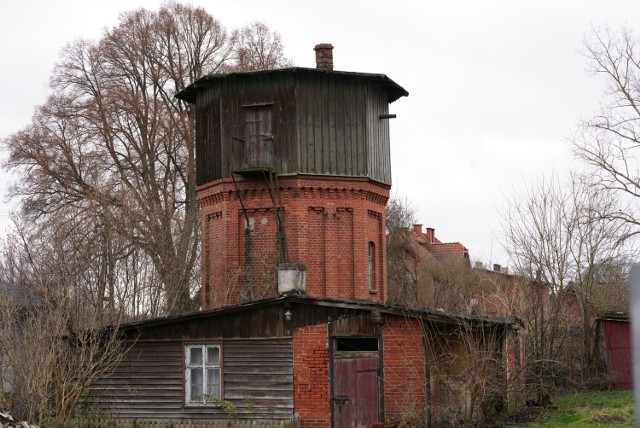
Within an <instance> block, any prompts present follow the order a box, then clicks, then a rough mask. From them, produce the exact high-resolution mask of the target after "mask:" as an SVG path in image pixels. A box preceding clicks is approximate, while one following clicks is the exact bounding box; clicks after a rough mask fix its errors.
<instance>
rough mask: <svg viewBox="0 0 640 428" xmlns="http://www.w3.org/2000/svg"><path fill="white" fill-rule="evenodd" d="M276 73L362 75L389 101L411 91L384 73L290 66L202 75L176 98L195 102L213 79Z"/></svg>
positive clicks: (404, 95)
mask: <svg viewBox="0 0 640 428" xmlns="http://www.w3.org/2000/svg"><path fill="white" fill-rule="evenodd" d="M276 73H277V74H282V73H292V74H293V73H314V74H329V75H332V76H351V77H361V78H364V79H370V80H372V81H374V82H375V83H377V84H379V85H380V86H382V87H383V88H385V89H386V90H387V93H388V94H389V102H394V101H396V100H397V99H398V98H400V97H406V96H408V95H409V92H407V91H406V89H404V88H403V87H402V86H400V85H398V84H397V83H396V82H394V81H393V80H391V79H390V78H388V77H387V76H386V75H384V74H375V73H358V72H353V71H336V70H324V69H320V68H306V67H290V68H279V69H271V70H258V71H241V72H234V73H224V74H209V75H207V76H203V77H201V78H200V79H198V80H196V81H195V82H193V83H191V84H190V85H189V86H187V87H186V88H184V89H183V90H182V91H180V92H178V93H177V94H176V98H178V99H181V100H183V101H186V102H188V103H191V104H193V103H195V100H196V94H197V93H198V91H199V90H200V88H203V87H206V86H207V85H208V83H209V82H211V81H215V80H222V79H228V78H233V77H240V78H242V77H243V76H257V75H268V74H276Z"/></svg>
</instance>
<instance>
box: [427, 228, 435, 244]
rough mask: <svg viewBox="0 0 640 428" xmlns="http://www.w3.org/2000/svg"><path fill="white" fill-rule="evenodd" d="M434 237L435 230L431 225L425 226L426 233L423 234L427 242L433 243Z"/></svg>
mask: <svg viewBox="0 0 640 428" xmlns="http://www.w3.org/2000/svg"><path fill="white" fill-rule="evenodd" d="M435 237H436V230H435V229H434V228H433V227H427V233H426V234H425V239H426V240H427V242H428V243H429V244H433V240H434V239H435Z"/></svg>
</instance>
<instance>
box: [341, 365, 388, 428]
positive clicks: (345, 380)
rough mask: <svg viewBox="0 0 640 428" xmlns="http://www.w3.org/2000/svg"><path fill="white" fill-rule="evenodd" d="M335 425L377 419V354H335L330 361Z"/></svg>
mask: <svg viewBox="0 0 640 428" xmlns="http://www.w3.org/2000/svg"><path fill="white" fill-rule="evenodd" d="M333 373H334V377H333V388H334V389H333V397H334V398H333V406H334V407H333V409H334V415H335V427H336V428H358V427H360V426H361V425H364V424H370V423H372V422H376V421H377V420H378V358H377V357H371V356H366V357H355V358H338V357H337V358H336V359H335V360H334V364H333Z"/></svg>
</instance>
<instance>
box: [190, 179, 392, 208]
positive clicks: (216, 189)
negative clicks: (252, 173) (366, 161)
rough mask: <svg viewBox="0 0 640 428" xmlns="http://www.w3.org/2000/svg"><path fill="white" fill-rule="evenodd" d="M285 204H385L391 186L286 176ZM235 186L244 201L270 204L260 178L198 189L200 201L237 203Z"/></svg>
mask: <svg viewBox="0 0 640 428" xmlns="http://www.w3.org/2000/svg"><path fill="white" fill-rule="evenodd" d="M278 184H279V189H280V193H281V198H282V199H283V202H284V205H286V200H287V199H289V198H293V199H300V198H302V199H315V200H354V199H360V200H362V199H364V200H367V201H369V202H372V203H374V204H377V205H386V203H387V201H388V199H389V186H387V185H386V184H381V183H378V182H375V181H373V180H370V179H368V178H362V177H339V176H300V175H296V176H285V177H279V178H278ZM236 186H237V189H238V190H239V191H240V193H241V195H242V198H243V199H265V200H268V201H269V202H270V196H269V191H268V189H267V185H266V183H265V181H264V180H262V179H261V178H255V179H244V178H241V177H240V178H237V179H236V184H235V185H234V183H233V181H232V180H231V179H221V180H217V181H215V182H212V183H208V184H207V185H204V186H200V187H198V189H197V192H198V193H197V199H198V202H199V203H200V205H201V206H203V207H205V206H209V205H215V204H219V203H221V202H223V201H229V200H237V195H236Z"/></svg>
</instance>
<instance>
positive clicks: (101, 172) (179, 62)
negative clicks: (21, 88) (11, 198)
mask: <svg viewBox="0 0 640 428" xmlns="http://www.w3.org/2000/svg"><path fill="white" fill-rule="evenodd" d="M248 28H249V29H254V30H252V31H248V30H247V31H248V32H247V34H246V41H245V42H243V43H245V44H248V45H250V46H249V47H248V48H247V49H248V51H251V49H262V48H264V49H265V52H264V53H261V56H258V57H255V58H254V57H253V56H251V59H250V60H246V61H245V62H244V63H242V64H239V63H234V62H233V57H234V56H237V52H238V47H239V46H241V44H237V43H236V39H237V37H236V36H235V35H234V36H233V37H230V36H228V34H227V31H226V30H225V29H224V28H223V27H222V25H221V24H220V22H218V21H217V20H216V19H214V18H213V17H212V16H210V15H209V14H207V13H206V11H205V10H204V9H202V8H194V7H191V6H184V5H180V4H177V3H166V4H165V5H164V6H162V7H161V8H160V10H159V11H158V12H154V11H149V10H144V9H140V10H137V11H133V12H128V13H124V14H122V15H121V18H120V23H119V24H118V25H117V26H116V27H114V28H112V29H110V30H108V31H106V32H105V34H104V35H103V37H102V38H101V39H100V40H99V41H98V42H95V43H94V42H87V41H78V42H75V43H72V44H70V45H69V46H68V47H67V48H66V49H65V50H64V52H63V54H62V57H61V59H60V62H59V63H58V64H57V66H56V67H55V70H54V72H53V74H52V77H51V85H52V89H53V95H52V96H51V97H50V98H49V99H48V100H47V101H46V102H45V104H44V105H42V106H41V107H39V108H38V109H37V110H36V113H35V115H34V118H33V120H32V122H31V124H30V125H28V126H27V127H26V128H25V129H23V130H22V131H19V132H17V133H15V134H13V135H12V136H10V137H9V138H7V139H6V140H5V141H4V145H5V146H6V148H7V149H8V151H9V153H10V155H9V158H8V161H7V163H6V165H5V166H6V167H8V168H11V169H13V170H14V171H16V172H18V174H19V175H20V177H21V179H20V180H19V181H18V182H17V183H16V185H15V186H14V187H13V190H12V192H13V194H14V195H21V196H23V197H24V198H23V201H24V204H23V209H24V212H25V213H26V214H28V215H29V218H30V219H31V220H34V219H36V218H40V219H41V224H46V221H47V219H50V218H54V217H55V216H57V215H59V214H60V213H61V212H63V211H64V210H66V209H68V208H69V207H71V208H72V210H73V211H74V212H76V213H77V215H78V218H80V219H82V220H83V221H84V224H85V228H86V227H91V226H90V225H93V224H94V223H97V224H98V225H99V226H98V227H99V228H100V233H101V234H102V237H103V239H104V240H105V250H106V251H116V250H115V249H113V248H108V246H109V245H116V246H119V248H118V249H117V251H116V252H117V253H118V254H117V255H115V256H116V257H130V256H131V257H133V254H137V253H136V252H135V251H133V249H141V250H143V251H144V253H145V255H146V257H148V260H149V261H151V263H152V264H153V267H154V271H155V274H156V275H157V278H158V280H159V281H158V282H159V283H160V284H161V285H162V287H163V292H164V293H163V297H164V301H163V302H162V303H163V305H162V306H163V307H164V310H165V311H167V312H180V311H184V310H189V309H193V307H194V304H193V301H192V300H191V295H192V294H193V292H194V291H195V288H197V273H198V272H197V265H198V260H199V254H198V251H199V241H200V239H199V222H198V207H197V203H196V200H195V149H194V142H195V135H194V126H193V114H192V111H191V110H190V108H189V107H188V106H187V105H186V104H185V103H183V102H182V101H179V100H177V99H176V98H175V97H174V95H175V93H176V92H177V91H180V90H181V89H183V88H185V87H186V85H188V84H189V83H191V82H192V81H194V80H195V79H197V78H199V77H200V76H202V75H203V74H206V73H217V72H222V71H227V70H232V69H237V68H242V67H245V66H246V67H254V66H257V64H258V61H263V62H261V63H260V64H262V65H266V66H277V65H278V64H281V63H284V62H286V59H285V58H284V56H283V54H282V45H281V44H280V39H279V36H278V35H277V33H274V32H272V31H270V30H269V29H268V28H267V27H266V26H264V25H263V24H259V25H258V24H255V25H254V26H252V27H248ZM243 31H244V30H243ZM234 34H235V33H234ZM261 37H264V38H265V40H262V39H261ZM243 40H245V39H243ZM254 45H255V46H254ZM251 55H253V54H251ZM63 216H64V214H63ZM110 272H112V273H113V272H114V270H113V269H112V270H110ZM120 279H121V278H120Z"/></svg>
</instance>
